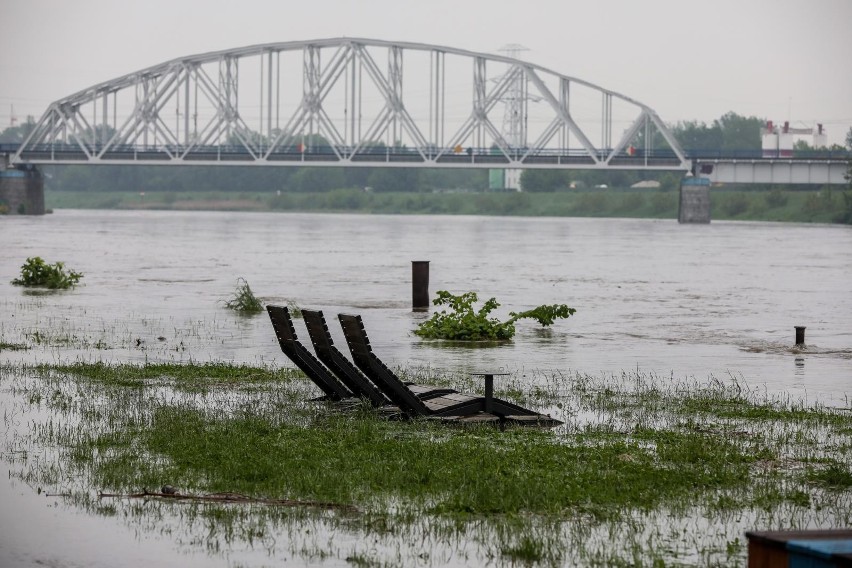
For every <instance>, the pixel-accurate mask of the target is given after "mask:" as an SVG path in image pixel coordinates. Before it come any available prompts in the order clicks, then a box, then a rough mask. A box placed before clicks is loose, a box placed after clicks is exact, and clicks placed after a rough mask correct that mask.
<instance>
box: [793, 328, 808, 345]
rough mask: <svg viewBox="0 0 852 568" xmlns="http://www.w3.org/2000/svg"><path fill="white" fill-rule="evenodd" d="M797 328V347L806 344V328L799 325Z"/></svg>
mask: <svg viewBox="0 0 852 568" xmlns="http://www.w3.org/2000/svg"><path fill="white" fill-rule="evenodd" d="M795 327H796V345H804V344H805V329H806V328H805V326H803V325H797V326H795Z"/></svg>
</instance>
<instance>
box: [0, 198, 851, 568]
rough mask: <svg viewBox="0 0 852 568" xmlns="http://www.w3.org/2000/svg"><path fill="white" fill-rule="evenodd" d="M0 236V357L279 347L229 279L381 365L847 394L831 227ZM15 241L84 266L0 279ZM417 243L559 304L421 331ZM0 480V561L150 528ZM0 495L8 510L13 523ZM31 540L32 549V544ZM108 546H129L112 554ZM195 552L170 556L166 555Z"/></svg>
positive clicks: (463, 269)
mask: <svg viewBox="0 0 852 568" xmlns="http://www.w3.org/2000/svg"><path fill="white" fill-rule="evenodd" d="M0 238H2V243H3V246H2V249H0V312H2V314H3V316H2V320H0V341H2V342H6V343H15V344H25V345H28V346H29V347H30V348H29V349H26V350H14V351H9V350H3V351H2V352H0V359H2V361H4V362H18V361H20V362H28V363H32V362H50V363H52V362H58V361H64V362H73V361H76V360H87V361H98V360H102V361H111V362H124V361H134V362H142V361H187V360H190V359H192V360H193V361H207V360H224V361H236V362H247V363H251V364H277V365H282V366H287V365H289V364H290V363H289V361H287V360H286V359H285V358H284V357H283V355H282V354H281V353H280V351H279V349H278V346H277V343H276V341H275V338H274V336H273V333H272V328H271V325H270V324H269V321H268V318H267V317H266V316H265V314H260V315H258V316H254V317H244V316H240V315H237V314H235V313H233V312H231V311H229V310H228V309H226V308H225V307H224V302H225V301H226V300H228V299H229V298H231V297H232V296H233V292H234V288H235V286H236V284H237V279H238V278H241V277H242V278H245V279H246V281H247V282H248V283H249V284H250V285H251V287H252V289H253V291H254V292H255V294H256V295H257V296H259V297H260V298H261V299H262V300H264V302H266V303H287V302H295V303H296V304H297V305H298V306H301V307H309V308H318V309H322V310H323V311H324V312H325V313H326V315H327V316H331V318H330V319H332V321H331V322H330V323H332V324H334V323H335V322H334V321H333V317H334V315H335V314H337V313H340V312H350V313H351V312H354V313H360V314H361V315H362V316H363V319H364V322H365V325H366V327H367V331H368V333H369V334H370V338H371V340H372V342H373V348H374V350H375V351H376V353H377V354H378V355H379V356H380V357H381V358H382V359H384V360H385V361H386V362H387V363H388V364H389V365H390V366H392V367H397V366H398V367H406V368H413V367H430V368H431V369H433V370H435V371H439V372H440V371H448V372H454V373H466V372H474V371H477V370H483V369H487V370H495V369H503V370H506V371H509V372H512V373H521V374H527V373H528V374H529V376H530V377H531V378H530V380H535V379H534V378H532V377H534V376H535V372H536V371H552V370H559V371H563V372H575V371H577V372H581V373H587V374H593V375H597V374H604V375H605V374H619V373H621V372H622V371H630V372H633V371H637V370H638V371H640V372H643V373H648V374H652V375H656V376H659V377H672V378H676V379H683V378H690V377H694V378H696V379H698V380H705V379H707V378H708V377H717V378H720V379H726V378H728V377H729V376H733V377H735V378H736V379H737V380H740V381H742V382H744V383H746V384H747V385H749V386H751V387H753V388H758V389H763V390H766V391H767V392H770V393H781V394H785V395H789V396H790V397H793V398H797V399H803V400H806V401H807V402H808V403H813V402H821V403H824V404H827V405H830V406H848V405H849V402H848V398H847V397H848V395H849V394H852V229H850V228H849V227H842V226H819V225H817V226H811V225H793V224H775V223H734V222H713V223H711V224H710V225H679V224H677V222H675V221H669V220H662V221H661V220H626V219H568V218H497V217H450V216H359V215H330V214H329V215H323V214H280V213H273V214H267V213H212V212H156V211H142V212H136V211H134V212H124V211H58V212H56V213H55V214H53V215H47V216H44V217H15V218H13V217H7V218H2V219H0ZM31 256H41V257H42V258H44V259H45V260H46V261H48V262H55V261H63V262H65V263H66V266H67V267H69V268H72V269H74V270H77V271H79V272H82V273H83V274H84V278H83V279H82V281H81V285H80V286H78V287H77V288H76V289H74V290H71V291H64V292H57V293H34V292H31V291H27V290H24V289H22V288H19V287H15V286H12V285H11V284H10V281H11V280H12V279H13V278H15V277H16V276H18V274H19V271H20V266H21V265H22V264H23V262H24V261H25V259H26V258H27V257H31ZM413 260H428V261H430V268H431V281H430V292H431V293H432V295H433V296H434V293H435V292H436V291H437V290H449V291H451V292H454V293H461V292H465V291H471V290H472V291H476V292H477V293H478V294H479V296H480V298H481V299H487V298H490V297H492V296H493V297H496V298H497V300H498V301H499V302H500V303H501V307H500V308H499V309H498V310H497V312H495V315H497V316H498V317H506V316H507V315H508V312H510V311H519V310H523V309H528V308H531V307H534V306H536V305H539V304H547V303H566V304H568V305H569V306H572V307H574V308H576V309H577V313H576V314H575V315H574V316H573V317H571V318H569V319H567V320H560V321H557V322H556V324H555V325H553V326H552V327H551V328H548V329H540V328H538V326H537V324H534V323H531V322H528V321H522V322H520V323H519V325H518V333H517V335H516V337H515V339H514V340H513V341H511V342H508V343H505V344H501V345H498V346H489V347H488V348H471V347H460V346H454V345H448V344H446V343H443V342H436V341H426V340H421V339H419V338H417V337H416V336H414V335H413V334H412V330H413V329H414V328H415V326H416V325H417V323H418V322H420V321H422V320H423V319H424V318H426V317H427V316H428V314H424V313H418V312H413V311H412V310H411V261H413ZM297 323H298V325H299V326H300V327H297V331H298V332H299V333H300V334H301V335H302V336H303V338H305V339H307V333H306V332H305V331H304V328H303V327H301V324H300V323H299V322H297ZM794 326H807V329H806V345H805V346H804V347H800V348H796V347H795V346H794V339H795V332H794ZM332 328H333V333H334V335H335V337H336V339H337V341H338V342H339V343H340V344H342V343H343V340H342V334H340V333H339V329H338V328H337V326H336V325H332ZM4 388H5V387H4ZM4 396H6V395H4V394H0V402H3V397H4ZM6 402H7V403H8V399H7V401H6ZM4 408H5V407H4ZM6 410H8V408H6ZM0 465H3V466H6V465H7V463H6V462H5V461H2V460H0ZM6 469H8V468H7V467H3V470H6ZM4 473H5V472H4ZM4 477H5V476H4ZM0 499H2V502H3V507H2V513H0V523H2V527H0V533H2V534H3V536H2V537H0V560H3V559H6V560H9V559H17V560H16V562H15V563H16V564H17V563H20V564H22V565H26V564H36V563H37V562H36V560H39V561H42V560H44V559H45V558H46V559H47V560H46V561H49V560H50V559H51V558H70V559H72V560H71V561H70V562H68V563H67V564H65V563H63V562H58V563H56V564H51V565H57V566H64V565H104V566H106V565H117V564H123V565H128V566H133V565H138V563H137V562H134V561H133V559H134V558H137V559H138V557H144V553H143V552H142V549H141V548H140V547H142V546H144V542H142V543H141V544H140V542H141V541H144V540H145V539H147V538H153V537H150V536H146V537H141V538H140V537H137V536H136V535H134V534H133V532H132V531H130V532H128V531H127V530H121V531H119V534H116V535H114V538H113V536H110V539H111V541H115V542H119V543H124V544H121V545H120V546H115V547H110V550H112V551H113V553H110V554H113V556H109V555H108V556H107V557H106V558H107V560H106V561H105V562H104V561H103V558H104V556H103V555H102V554H98V552H97V550H98V547H97V543H96V541H97V540H98V539H99V536H98V535H100V534H102V533H103V531H105V530H109V531H112V532H116V529H115V528H114V527H112V528H109V529H106V528H105V527H106V526H112V523H111V522H110V520H109V519H104V518H101V517H94V518H93V517H90V516H87V515H85V514H82V513H80V512H78V511H76V510H75V509H74V508H73V507H67V506H64V505H61V503H59V502H56V504H54V500H52V499H47V498H45V497H44V496H37V495H34V494H33V493H32V491H31V489H30V488H29V487H27V486H26V485H23V484H20V483H18V484H16V483H15V482H13V481H8V482H7V481H5V480H4V481H2V482H0ZM13 510H16V511H20V513H18V512H16V513H14V515H15V517H14V518H15V521H14V522H13V520H12V519H13V513H12V511H13ZM36 528H42V529H44V533H41V534H46V535H53V536H52V537H50V536H48V538H49V539H50V538H52V539H56V538H58V537H57V536H56V535H57V534H61V535H64V536H63V537H62V542H64V543H67V546H69V547H70V549H68V550H67V552H68V554H66V555H63V553H62V550H63V548H62V547H63V546H66V545H64V544H61V543H60V544H57V543H45V542H44V539H42V538H40V537H39V534H40V533H39V532H38V531H34V529H36ZM13 541H14V542H16V543H17V544H14V545H13V544H11V543H12V542H13ZM43 547H46V548H44V549H45V550H47V551H48V552H46V553H45V554H46V556H45V557H44V558H42V557H39V556H38V555H36V554H35V553H33V552H32V551H34V550H42V549H43ZM101 552H103V551H101ZM120 554H127V555H129V560H128V561H127V562H122V561H119V560H118V557H119V556H120ZM134 555H135V556H134ZM96 559H97V561H98V562H101V564H98V563H97V562H96V561H95V560H96ZM209 560H210V559H209V558H207V557H201V558H195V557H190V556H182V555H177V556H174V557H171V556H167V557H165V558H164V559H163V560H162V565H192V564H193V563H194V562H197V563H198V564H199V565H201V564H204V563H205V562H206V561H209ZM205 565H208V564H205Z"/></svg>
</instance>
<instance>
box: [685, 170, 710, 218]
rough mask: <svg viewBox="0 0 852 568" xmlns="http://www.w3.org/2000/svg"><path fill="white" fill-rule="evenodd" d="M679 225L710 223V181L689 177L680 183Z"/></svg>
mask: <svg viewBox="0 0 852 568" xmlns="http://www.w3.org/2000/svg"><path fill="white" fill-rule="evenodd" d="M677 221H678V223H709V222H710V180H709V179H707V178H702V177H699V176H688V177H685V178H683V181H681V182H680V202H679V203H678V211H677Z"/></svg>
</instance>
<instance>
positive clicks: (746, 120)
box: [713, 112, 766, 150]
mask: <svg viewBox="0 0 852 568" xmlns="http://www.w3.org/2000/svg"><path fill="white" fill-rule="evenodd" d="M764 124H766V119H765V118H758V117H756V116H748V117H746V116H742V115H739V114H737V113H735V112H728V113H727V114H725V115H723V116H722V117H721V118H719V119H717V120H715V121H713V125H714V126H718V127H719V128H720V130H721V132H722V145H721V149H722V150H760V148H761V139H760V129H761V128H762V127H763V125H764Z"/></svg>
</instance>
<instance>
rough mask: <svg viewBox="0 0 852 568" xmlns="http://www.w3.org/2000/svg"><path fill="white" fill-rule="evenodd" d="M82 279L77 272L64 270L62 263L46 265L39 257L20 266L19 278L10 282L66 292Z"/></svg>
mask: <svg viewBox="0 0 852 568" xmlns="http://www.w3.org/2000/svg"><path fill="white" fill-rule="evenodd" d="M82 277H83V275H82V274H81V273H79V272H75V271H73V270H65V264H64V263H62V262H56V263H54V264H47V263H46V262H45V261H44V260H43V259H42V258H41V257H40V256H32V257H30V258H28V259H27V261H26V262H25V263H24V264H23V265H22V266H21V276H20V278H15V279H14V280H12V284H14V285H15V286H27V287H44V288H50V289H52V290H67V289H68V288H73V287H74V286H76V285H77V282H79V281H80V278H82Z"/></svg>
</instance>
